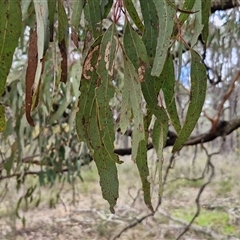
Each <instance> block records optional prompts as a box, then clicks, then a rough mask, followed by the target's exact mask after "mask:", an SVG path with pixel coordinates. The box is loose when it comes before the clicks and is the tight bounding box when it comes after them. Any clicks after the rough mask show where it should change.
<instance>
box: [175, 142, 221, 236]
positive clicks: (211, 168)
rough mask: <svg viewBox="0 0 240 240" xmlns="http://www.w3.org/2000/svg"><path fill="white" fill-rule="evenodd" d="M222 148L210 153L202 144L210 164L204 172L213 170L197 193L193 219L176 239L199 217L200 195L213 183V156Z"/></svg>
mask: <svg viewBox="0 0 240 240" xmlns="http://www.w3.org/2000/svg"><path fill="white" fill-rule="evenodd" d="M221 148H222V146H221V147H220V150H219V151H218V152H214V153H211V154H209V153H208V151H207V149H206V148H205V147H204V145H203V144H202V149H203V150H204V151H205V153H206V155H207V164H206V166H208V167H205V169H204V172H205V173H208V171H207V170H209V169H210V170H211V173H210V175H209V177H208V181H207V182H205V183H204V184H203V185H202V186H201V188H200V189H199V191H198V195H197V197H196V199H195V203H196V206H197V211H196V213H195V214H194V216H193V218H192V220H191V221H190V222H189V224H188V225H187V226H186V228H185V229H184V231H183V232H182V233H181V234H180V235H179V236H178V237H177V239H176V240H179V239H180V238H181V237H182V236H183V235H184V234H185V233H186V232H187V231H188V230H189V229H190V227H191V225H192V224H193V222H194V221H195V219H196V218H197V217H198V215H199V214H200V210H201V206H200V197H201V195H202V193H203V191H204V189H205V188H206V186H207V185H208V184H210V183H211V181H212V178H213V176H214V174H215V168H214V165H213V164H212V162H211V158H212V156H213V155H216V154H219V153H220V151H221Z"/></svg>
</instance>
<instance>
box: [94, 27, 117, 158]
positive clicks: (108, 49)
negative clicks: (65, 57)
mask: <svg viewBox="0 0 240 240" xmlns="http://www.w3.org/2000/svg"><path fill="white" fill-rule="evenodd" d="M117 34H118V33H117V29H116V26H115V25H114V24H112V25H111V26H110V27H109V28H108V29H107V31H106V32H105V34H104V35H103V38H102V42H101V45H100V51H99V54H100V55H99V58H100V59H99V62H98V66H97V73H98V75H99V79H98V82H99V83H98V84H100V86H98V87H97V88H96V105H97V108H98V119H99V128H100V130H101V135H102V141H103V147H104V149H105V150H106V151H107V153H108V155H109V157H110V158H111V159H112V160H113V161H115V162H119V160H118V157H117V155H116V154H114V153H113V151H112V149H113V148H114V146H113V142H114V140H115V132H114V124H113V113H112V111H111V109H110V106H109V102H110V99H111V98H113V97H114V88H113V85H112V81H113V77H114V76H113V70H114V60H115V54H116V50H117V45H118V39H117Z"/></svg>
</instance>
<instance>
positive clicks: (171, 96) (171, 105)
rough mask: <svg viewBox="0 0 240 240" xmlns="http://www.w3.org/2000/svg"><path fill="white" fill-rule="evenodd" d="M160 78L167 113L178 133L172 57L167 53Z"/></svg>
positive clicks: (178, 121)
mask: <svg viewBox="0 0 240 240" xmlns="http://www.w3.org/2000/svg"><path fill="white" fill-rule="evenodd" d="M160 78H162V81H164V83H163V86H162V90H163V93H164V100H165V103H166V108H167V112H168V115H169V117H170V119H171V122H172V125H173V127H174V128H175V130H176V132H177V133H179V132H180V130H181V124H180V120H179V117H178V111H177V107H176V102H175V91H174V89H175V75H174V65H173V60H172V57H171V56H170V55H169V54H168V56H167V59H166V62H165V65H164V68H163V71H162V73H161V75H160Z"/></svg>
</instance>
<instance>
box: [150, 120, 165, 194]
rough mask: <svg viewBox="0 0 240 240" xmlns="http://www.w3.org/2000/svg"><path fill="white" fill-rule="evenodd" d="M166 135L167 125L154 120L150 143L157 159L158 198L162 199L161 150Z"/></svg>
mask: <svg viewBox="0 0 240 240" xmlns="http://www.w3.org/2000/svg"><path fill="white" fill-rule="evenodd" d="M167 134H168V125H167V124H162V123H161V122H160V121H159V120H158V119H156V121H155V123H154V127H153V134H152V142H153V146H154V149H155V150H156V154H157V158H158V172H159V173H158V174H159V196H160V197H162V195H163V183H162V164H163V148H164V146H165V144H166V140H167Z"/></svg>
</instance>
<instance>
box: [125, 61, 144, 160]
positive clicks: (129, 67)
mask: <svg viewBox="0 0 240 240" xmlns="http://www.w3.org/2000/svg"><path fill="white" fill-rule="evenodd" d="M124 71H125V75H124V86H123V87H124V88H127V91H128V92H129V99H130V102H131V107H132V113H133V117H134V129H133V136H132V159H133V161H135V160H136V157H137V151H138V145H139V143H140V141H141V140H143V139H144V138H145V134H144V123H143V111H142V91H141V83H140V81H139V80H138V75H137V73H136V70H135V68H134V66H133V64H132V62H131V61H130V60H129V58H128V57H127V56H124ZM145 149H146V147H145Z"/></svg>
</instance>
